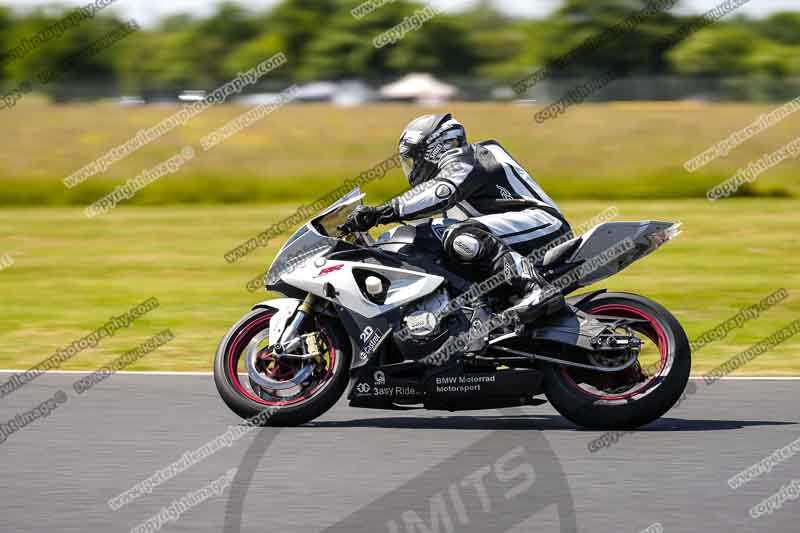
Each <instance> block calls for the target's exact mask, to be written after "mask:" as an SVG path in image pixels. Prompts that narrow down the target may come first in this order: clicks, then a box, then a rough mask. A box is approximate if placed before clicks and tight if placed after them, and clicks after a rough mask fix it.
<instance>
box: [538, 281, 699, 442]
mask: <svg viewBox="0 0 800 533" xmlns="http://www.w3.org/2000/svg"><path fill="white" fill-rule="evenodd" d="M581 310H582V311H584V312H587V313H591V314H595V315H603V316H613V317H627V318H635V319H640V320H643V321H644V322H642V323H641V324H639V325H637V326H636V327H634V328H633V329H635V330H636V334H637V335H638V336H639V337H640V338H643V339H644V340H645V341H648V340H649V341H650V342H652V343H653V344H654V345H655V346H656V347H657V350H658V354H659V355H660V357H659V358H658V361H657V363H656V364H654V365H653V367H652V368H651V369H642V368H641V367H640V366H639V363H638V362H637V363H636V364H635V365H634V366H633V367H631V368H630V369H627V370H624V371H622V372H618V373H613V374H608V373H602V372H596V371H591V370H588V371H587V370H581V369H576V368H575V367H569V366H566V365H555V364H553V365H546V366H545V367H544V369H543V371H544V373H545V395H546V396H547V399H548V400H549V401H550V403H551V404H552V405H553V407H555V408H556V410H557V411H558V412H559V413H561V415H563V416H564V417H565V418H567V419H569V420H570V421H572V422H574V423H576V424H578V425H579V426H582V427H585V428H588V429H604V430H621V429H635V428H637V427H640V426H643V425H645V424H648V423H650V422H653V421H654V420H656V419H658V418H660V417H661V416H662V415H664V414H665V413H666V412H667V411H669V410H670V409H671V408H672V407H673V406H674V405H675V404H676V403H677V402H678V400H679V399H680V398H681V395H682V394H683V393H684V390H685V389H686V385H687V383H688V381H689V374H690V372H691V366H692V365H691V348H690V346H689V341H688V339H687V338H686V333H685V332H684V331H683V327H682V326H681V325H680V323H679V322H678V320H677V319H676V318H675V317H674V316H673V315H672V314H671V313H670V312H669V311H667V310H666V309H665V308H664V307H662V306H661V305H659V304H658V303H656V302H654V301H652V300H649V299H647V298H645V297H643V296H639V295H636V294H629V293H603V294H600V295H598V296H597V297H595V298H593V299H591V300H590V301H588V302H585V303H583V304H582V305H581ZM637 372H638V373H639V374H638V375H636V374H635V373H637ZM614 380H616V382H615V381H614Z"/></svg>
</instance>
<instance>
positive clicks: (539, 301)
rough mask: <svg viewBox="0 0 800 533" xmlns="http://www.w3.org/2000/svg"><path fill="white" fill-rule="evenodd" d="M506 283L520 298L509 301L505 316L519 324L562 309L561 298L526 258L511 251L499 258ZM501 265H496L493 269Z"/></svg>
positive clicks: (562, 297)
mask: <svg viewBox="0 0 800 533" xmlns="http://www.w3.org/2000/svg"><path fill="white" fill-rule="evenodd" d="M500 261H501V262H502V268H503V272H504V273H505V277H506V281H507V282H508V283H509V285H511V287H512V288H515V289H517V292H518V293H519V294H521V295H522V296H521V297H519V298H512V299H511V303H512V305H511V307H509V308H508V309H506V310H505V311H504V313H505V314H510V315H515V316H517V317H518V318H519V321H520V322H522V323H529V322H533V321H534V320H536V319H538V318H540V317H542V316H545V315H549V314H552V313H555V312H556V311H558V310H559V309H561V308H563V307H564V295H562V294H561V291H560V290H558V289H557V288H556V287H555V286H553V285H551V284H550V283H548V282H547V281H546V280H545V279H544V278H543V277H542V276H541V274H539V272H537V271H536V268H534V266H533V264H532V263H531V261H530V260H528V259H527V258H526V257H524V256H522V255H521V254H518V253H517V252H514V251H509V252H506V253H504V254H503V256H502V257H501V258H500ZM500 266H501V265H497V266H496V269H497V268H498V267H500Z"/></svg>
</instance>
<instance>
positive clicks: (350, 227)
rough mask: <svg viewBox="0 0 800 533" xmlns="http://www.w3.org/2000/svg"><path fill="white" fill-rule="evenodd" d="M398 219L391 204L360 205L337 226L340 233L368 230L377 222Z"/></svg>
mask: <svg viewBox="0 0 800 533" xmlns="http://www.w3.org/2000/svg"><path fill="white" fill-rule="evenodd" d="M398 220H400V219H399V217H398V216H397V214H396V213H395V211H394V207H392V204H383V205H379V206H371V205H360V206H358V207H356V208H355V209H354V210H353V212H352V213H350V215H349V216H348V217H347V220H345V222H344V224H342V225H341V226H339V230H341V231H342V233H352V232H354V231H368V230H370V229H372V228H374V227H375V226H377V225H378V224H386V223H389V222H396V221H398Z"/></svg>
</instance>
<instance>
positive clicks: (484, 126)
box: [0, 97, 800, 205]
mask: <svg viewBox="0 0 800 533" xmlns="http://www.w3.org/2000/svg"><path fill="white" fill-rule="evenodd" d="M776 107H778V104H704V103H699V102H672V103H670V102H664V103H662V102H652V103H617V104H588V105H582V106H578V107H574V108H571V109H569V111H568V112H567V113H566V114H565V115H563V116H561V117H559V118H558V119H556V120H552V121H548V122H545V123H544V124H536V123H535V122H534V119H533V116H534V113H535V112H536V111H537V110H538V109H539V108H537V107H531V106H517V105H512V104H483V103H480V104H479V103H471V104H463V103H459V104H453V105H451V106H448V107H447V108H446V109H445V108H422V109H421V108H419V107H417V106H412V105H372V106H365V107H358V108H352V109H342V108H336V107H332V106H328V105H320V104H307V105H290V106H287V107H284V108H281V109H279V110H277V111H276V112H275V113H274V114H271V115H269V116H268V117H266V118H265V119H263V120H262V121H260V122H258V123H257V124H255V125H253V126H251V127H249V128H247V129H246V130H245V131H242V132H241V133H239V134H237V135H235V136H234V137H232V138H230V139H228V140H227V141H225V142H224V143H223V144H221V145H220V146H219V147H217V148H214V149H213V150H211V151H209V152H203V151H202V150H201V149H200V145H199V142H200V139H201V138H203V137H204V136H205V135H208V134H209V133H211V132H212V131H213V130H215V129H216V128H219V127H221V126H222V125H224V124H225V123H226V122H227V121H229V120H232V119H234V118H235V117H237V116H238V115H240V114H241V113H244V112H245V111H247V109H248V108H246V107H242V106H237V105H229V106H222V107H215V108H211V109H209V110H208V111H206V112H205V113H203V114H201V115H199V116H197V117H196V118H194V119H193V120H191V121H190V122H189V123H188V124H186V125H185V126H181V127H178V128H177V129H175V130H174V131H172V132H170V133H169V134H167V135H166V136H164V137H161V138H159V139H158V140H157V141H155V142H153V143H151V144H149V145H147V146H145V147H143V148H141V149H140V150H139V151H137V152H136V153H134V154H132V155H130V156H128V157H127V158H126V159H124V160H122V161H120V162H118V163H116V164H115V165H113V166H112V167H111V168H110V169H108V171H107V172H106V173H105V174H102V175H98V176H94V177H92V178H90V179H89V180H88V181H86V182H85V183H83V184H82V185H80V186H79V187H76V188H73V189H71V190H67V189H66V188H65V187H64V185H63V184H62V182H61V180H62V179H64V178H65V177H67V176H68V175H70V174H72V173H73V172H75V171H77V170H78V169H80V168H81V167H83V166H84V165H87V164H89V163H90V162H92V161H93V160H95V159H96V158H98V157H99V156H101V155H102V154H104V153H105V152H106V151H108V150H110V149H112V148H113V147H115V146H117V145H119V144H122V143H124V142H126V141H127V140H129V139H130V138H132V137H134V136H135V135H136V133H137V132H138V131H139V130H142V129H145V128H149V127H152V126H155V125H156V124H157V123H158V122H159V121H161V120H163V119H165V118H167V117H168V116H170V115H172V114H173V113H175V112H176V111H177V110H178V109H179V108H178V106H175V105H156V106H144V107H130V108H125V107H119V106H115V105H112V104H74V105H61V106H54V105H47V104H44V103H43V102H42V101H41V100H37V99H36V98H33V97H32V98H30V99H25V100H24V101H22V102H21V103H20V104H19V105H18V106H17V107H16V108H14V109H12V110H6V111H3V114H2V115H1V116H2V120H3V132H4V134H5V135H4V138H3V144H2V146H0V184H2V187H0V205H87V204H90V203H92V202H94V201H95V200H97V199H98V198H100V197H101V196H103V195H105V194H107V193H108V192H110V191H111V190H112V189H113V188H114V186H116V185H118V184H121V183H124V182H125V180H127V179H130V178H133V177H134V176H136V175H137V174H139V173H140V172H142V171H143V170H145V169H148V168H151V167H153V166H155V165H157V164H159V163H161V162H162V161H164V160H165V159H167V158H169V157H172V156H173V155H175V154H176V153H177V152H178V151H180V149H181V148H182V147H183V146H187V145H192V146H194V147H195V148H196V150H197V152H198V157H197V158H196V159H195V160H194V161H192V162H190V163H189V164H187V165H186V166H185V167H183V168H182V169H181V171H180V173H178V174H175V175H171V176H167V177H164V178H162V179H161V180H159V181H158V182H156V183H154V184H152V185H150V186H148V187H147V188H145V189H144V190H143V191H141V192H140V193H139V194H137V195H136V197H135V198H134V199H133V200H132V201H131V203H135V204H141V205H158V204H171V203H176V202H180V203H254V202H262V203H295V204H299V203H300V202H303V201H308V200H312V199H314V198H315V197H316V196H317V195H321V194H322V193H324V192H325V191H327V190H331V189H335V188H336V187H338V186H339V185H340V184H341V183H342V182H343V181H344V180H345V179H348V178H351V177H354V176H357V175H359V174H360V173H361V172H363V171H365V170H367V169H369V168H371V167H372V166H373V165H375V164H377V163H378V162H380V161H383V160H384V159H386V158H387V157H389V156H391V155H392V153H393V152H394V150H395V149H396V146H397V140H398V138H399V136H400V132H401V131H402V128H403V127H404V126H405V124H407V123H408V122H409V121H410V120H411V119H412V118H414V117H415V116H417V115H419V114H421V113H426V112H444V111H452V112H453V113H454V114H455V115H456V117H458V118H459V119H460V120H461V121H462V122H463V123H464V124H465V125H466V127H467V131H468V133H469V135H470V138H471V139H472V140H473V141H474V140H479V139H486V138H496V139H499V140H500V141H501V142H502V144H503V145H504V146H505V147H506V148H507V149H508V150H509V151H510V152H511V154H513V155H514V156H515V158H517V159H518V160H519V161H520V162H521V163H522V164H523V165H524V166H525V167H526V168H528V169H529V170H530V171H531V172H532V173H533V174H534V176H535V177H536V179H537V180H539V181H540V182H541V184H542V185H543V186H544V187H545V189H546V190H547V191H548V192H549V193H550V194H551V195H552V196H553V197H555V198H560V199H562V201H563V200H565V199H600V200H605V199H608V198H619V199H626V198H642V199H655V198H659V199H664V198H703V197H705V193H706V191H707V190H708V189H709V188H710V187H712V186H713V185H716V184H718V183H720V182H721V181H724V180H725V179H728V178H729V177H731V176H732V175H734V174H735V173H736V171H737V169H739V168H741V167H746V166H747V165H748V163H750V162H751V161H754V160H756V159H758V158H760V157H761V156H762V155H764V154H765V153H771V152H773V151H775V150H777V149H779V148H780V147H782V146H784V145H785V144H787V143H788V142H789V141H791V140H793V139H794V138H795V137H796V136H797V131H798V125H800V113H797V114H796V115H793V116H790V117H788V118H786V119H785V120H784V121H783V122H781V123H779V124H777V125H776V126H774V127H772V128H770V129H768V130H767V131H764V132H763V133H761V134H759V135H758V136H756V137H755V138H753V139H750V140H749V141H747V142H746V143H744V144H742V145H741V146H739V147H737V148H736V149H735V150H733V151H732V152H731V153H730V154H729V155H728V156H726V157H724V158H720V159H718V160H716V161H714V162H713V163H711V164H709V165H708V166H706V167H704V168H702V169H700V170H699V171H698V172H696V173H693V174H689V173H687V172H686V171H685V170H684V169H683V167H682V165H683V163H684V162H685V161H687V160H688V159H690V158H692V157H694V156H696V155H698V154H699V153H701V152H703V151H704V150H706V149H707V148H710V147H711V146H713V145H714V144H716V143H717V142H719V141H721V140H723V139H725V138H726V137H727V136H728V135H730V134H731V133H733V132H734V131H737V130H739V129H741V128H744V127H745V126H747V125H749V124H750V123H752V122H753V121H754V120H756V119H757V118H758V117H759V115H761V114H763V113H767V112H769V111H772V110H774V109H775V108H776ZM403 186H404V180H403V179H402V175H401V174H400V173H399V172H395V173H393V174H391V175H390V176H389V177H388V178H387V179H382V180H378V181H377V182H375V183H373V184H370V186H369V187H368V188H367V190H368V191H370V192H373V193H375V194H377V195H378V196H382V197H387V196H389V195H390V194H393V193H398V192H400V191H401V190H402V188H403ZM739 192H740V193H743V194H750V195H753V194H757V195H762V196H763V195H768V196H769V195H772V196H787V195H794V196H796V195H797V193H798V192H800V172H798V164H797V160H789V161H785V162H783V163H782V164H780V165H778V166H777V167H775V168H773V169H771V170H770V171H769V173H767V174H765V175H764V176H762V177H760V178H758V180H757V181H756V182H755V183H754V184H752V185H747V186H746V187H744V188H742V189H741V190H740V191H739Z"/></svg>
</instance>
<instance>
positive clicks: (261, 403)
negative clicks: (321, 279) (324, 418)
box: [214, 309, 351, 426]
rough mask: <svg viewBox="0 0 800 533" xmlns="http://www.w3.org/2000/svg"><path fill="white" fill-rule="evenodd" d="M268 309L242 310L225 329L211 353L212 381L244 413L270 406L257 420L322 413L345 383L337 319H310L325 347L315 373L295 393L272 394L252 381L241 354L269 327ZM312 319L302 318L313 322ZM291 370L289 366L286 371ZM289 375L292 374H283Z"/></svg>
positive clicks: (344, 350) (345, 358)
mask: <svg viewBox="0 0 800 533" xmlns="http://www.w3.org/2000/svg"><path fill="white" fill-rule="evenodd" d="M274 313H275V312H274V311H273V310H271V309H258V310H255V311H251V312H250V313H248V314H247V315H245V316H244V317H243V318H242V319H241V320H239V322H237V323H236V324H234V326H233V327H232V328H231V329H229V330H228V332H227V333H226V334H225V337H223V339H222V341H221V342H220V344H219V347H218V348H217V353H216V356H215V358H214V383H215V384H216V386H217V391H218V392H219V395H220V396H221V397H222V400H223V401H224V402H225V404H226V405H227V406H228V407H229V408H230V409H231V410H232V411H233V412H234V413H236V414H237V415H239V416H240V417H242V418H252V417H255V416H256V415H259V414H261V413H264V412H265V411H269V413H265V414H264V416H263V419H264V420H260V421H259V423H260V424H261V425H268V426H297V425H300V424H304V423H306V422H309V421H311V420H313V419H315V418H317V417H318V416H320V415H322V414H323V413H324V412H326V411H327V410H328V409H330V408H331V407H333V405H334V404H335V403H336V402H337V400H339V398H340V397H341V396H342V394H343V393H344V391H345V388H346V387H347V382H348V374H349V368H350V359H351V350H350V344H349V342H348V339H347V336H346V334H345V333H344V331H343V330H342V327H341V326H340V325H339V323H338V322H336V321H334V320H333V319H330V318H328V317H320V318H318V319H317V320H316V321H315V323H314V324H313V326H314V327H313V328H311V329H313V330H315V331H317V332H318V333H319V335H320V337H322V338H323V339H324V342H325V344H326V345H327V347H328V352H327V356H326V358H325V359H324V361H321V363H320V366H321V368H320V369H319V370H320V371H319V372H315V374H314V377H313V378H311V379H309V381H308V382H304V384H303V387H302V388H300V390H299V391H298V392H297V394H296V395H294V396H293V397H276V396H272V395H270V394H267V393H266V391H261V390H260V389H258V386H255V387H254V386H253V385H252V384H251V383H250V380H249V378H248V376H247V372H246V370H244V360H243V354H244V352H245V348H246V347H247V345H248V343H250V341H251V340H252V339H253V337H255V336H256V335H257V334H258V333H261V332H263V331H264V330H269V323H270V320H271V318H272V316H273V315H274ZM311 320H312V319H311V318H309V319H307V320H306V322H311ZM286 371H288V372H289V373H291V368H289V369H286V370H284V373H285V372H286ZM287 377H290V376H287Z"/></svg>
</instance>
